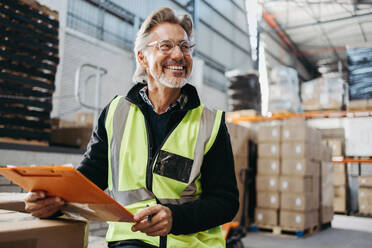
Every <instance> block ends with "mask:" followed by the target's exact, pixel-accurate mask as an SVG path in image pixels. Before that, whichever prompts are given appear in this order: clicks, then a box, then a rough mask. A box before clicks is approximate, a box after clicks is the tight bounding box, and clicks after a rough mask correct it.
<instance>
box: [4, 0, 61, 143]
mask: <svg viewBox="0 0 372 248" xmlns="http://www.w3.org/2000/svg"><path fill="white" fill-rule="evenodd" d="M58 25H59V24H58V14H57V12H55V11H51V10H50V9H48V8H47V7H45V6H42V5H40V4H38V3H37V2H36V1H34V0H16V1H14V0H2V1H1V2H0V68H1V71H0V115H1V118H0V127H1V129H0V138H1V141H8V142H9V141H18V142H22V140H24V141H26V140H29V141H30V140H33V141H35V142H34V143H38V144H48V141H49V138H50V130H51V127H50V113H51V111H52V94H53V92H54V90H55V84H54V82H55V74H56V71H57V64H58V62H59V58H58Z"/></svg>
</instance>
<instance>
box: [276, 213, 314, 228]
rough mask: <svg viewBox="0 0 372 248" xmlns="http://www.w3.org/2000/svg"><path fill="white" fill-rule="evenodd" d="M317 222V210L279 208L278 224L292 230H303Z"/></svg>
mask: <svg viewBox="0 0 372 248" xmlns="http://www.w3.org/2000/svg"><path fill="white" fill-rule="evenodd" d="M318 222H319V214H318V211H317V210H315V211H308V212H300V211H287V210H280V226H281V227H282V228H289V229H292V230H305V229H307V228H310V227H313V226H315V225H317V224H318Z"/></svg>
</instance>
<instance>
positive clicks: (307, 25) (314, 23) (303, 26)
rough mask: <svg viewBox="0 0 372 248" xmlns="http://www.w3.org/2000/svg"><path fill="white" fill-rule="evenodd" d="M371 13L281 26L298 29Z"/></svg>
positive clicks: (371, 13)
mask: <svg viewBox="0 0 372 248" xmlns="http://www.w3.org/2000/svg"><path fill="white" fill-rule="evenodd" d="M369 15H372V12H367V13H363V14H355V15H352V16H345V17H341V18H335V19H330V20H325V21H317V22H312V23H306V24H300V25H295V26H289V27H283V29H284V30H294V29H299V28H306V27H311V26H315V25H322V24H326V23H332V22H339V21H344V20H349V19H354V18H358V17H362V16H369Z"/></svg>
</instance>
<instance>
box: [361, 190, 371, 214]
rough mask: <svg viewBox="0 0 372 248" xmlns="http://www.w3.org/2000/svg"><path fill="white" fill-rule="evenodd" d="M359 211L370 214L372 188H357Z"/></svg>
mask: <svg viewBox="0 0 372 248" xmlns="http://www.w3.org/2000/svg"><path fill="white" fill-rule="evenodd" d="M358 201H359V213H361V214H372V188H359V192H358Z"/></svg>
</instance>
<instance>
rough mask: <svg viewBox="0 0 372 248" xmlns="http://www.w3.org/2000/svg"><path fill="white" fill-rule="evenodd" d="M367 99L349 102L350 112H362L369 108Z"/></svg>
mask: <svg viewBox="0 0 372 248" xmlns="http://www.w3.org/2000/svg"><path fill="white" fill-rule="evenodd" d="M367 105H368V103H367V99H360V100H352V101H349V104H348V106H347V109H348V110H362V109H366V108H367Z"/></svg>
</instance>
